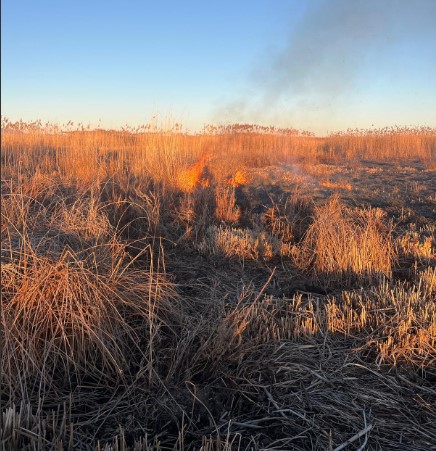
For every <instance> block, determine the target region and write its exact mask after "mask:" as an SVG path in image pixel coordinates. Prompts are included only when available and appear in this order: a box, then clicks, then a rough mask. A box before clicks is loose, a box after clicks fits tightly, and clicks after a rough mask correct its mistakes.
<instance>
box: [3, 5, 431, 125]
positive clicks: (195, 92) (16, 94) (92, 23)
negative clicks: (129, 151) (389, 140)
mask: <svg viewBox="0 0 436 451" xmlns="http://www.w3.org/2000/svg"><path fill="white" fill-rule="evenodd" d="M434 23H436V1H433V0H414V1H408V0H383V1H378V0H365V1H364V0H307V1H301V0H240V1H235V0H233V1H228V0H221V1H219V2H209V1H204V0H203V1H192V0H191V1H190V0H186V1H183V2H182V1H176V0H172V1H168V0H167V1H165V0H164V1H147V0H144V1H130V0H126V1H125V2H119V1H118V2H115V1H97V0H94V1H81V0H79V1H75V2H66V1H63V0H57V1H51V0H50V1H47V0H40V1H38V2H35V1H30V0H3V1H2V56H1V58H2V74H1V77H2V85H1V95H2V106H1V110H2V115H3V116H6V117H9V118H11V119H12V120H16V119H20V118H22V119H24V120H33V119H38V118H40V119H42V120H44V121H45V120H50V121H53V122H57V123H66V122H67V121H68V120H73V121H75V122H79V121H81V122H83V123H86V124H87V123H91V124H92V125H97V124H98V123H100V124H101V125H102V126H104V127H119V126H122V125H124V124H130V125H137V124H142V123H145V122H148V121H149V120H150V118H151V117H152V116H153V115H155V114H157V115H158V116H159V117H161V118H166V117H171V118H173V119H174V120H176V121H179V122H182V123H183V124H184V125H185V127H187V128H188V129H190V130H195V129H198V128H201V126H202V125H203V124H205V123H212V122H213V123H228V122H234V121H239V122H256V123H261V124H265V125H267V124H274V125H278V126H289V127H296V128H301V129H308V130H312V131H314V132H316V133H318V134H323V133H325V132H326V131H332V130H340V129H346V128H347V127H371V126H372V124H374V126H376V127H383V126H385V125H394V124H396V125H418V124H419V125H430V126H436V27H435V26H434ZM99 121H101V122H99Z"/></svg>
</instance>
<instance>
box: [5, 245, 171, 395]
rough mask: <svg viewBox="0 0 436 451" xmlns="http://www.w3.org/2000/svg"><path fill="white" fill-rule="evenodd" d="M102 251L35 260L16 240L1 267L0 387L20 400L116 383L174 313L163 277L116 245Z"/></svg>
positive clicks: (67, 251)
mask: <svg viewBox="0 0 436 451" xmlns="http://www.w3.org/2000/svg"><path fill="white" fill-rule="evenodd" d="M102 246H103V245H102ZM102 246H99V247H96V248H91V249H86V250H84V251H82V252H80V251H79V252H75V251H73V250H72V249H71V248H70V249H68V248H65V249H64V251H63V252H62V253H61V254H60V255H59V256H57V257H56V256H52V255H50V254H47V256H41V255H38V252H37V251H35V250H34V249H33V248H32V243H31V242H30V241H29V240H27V239H23V240H22V242H21V247H20V249H14V250H13V251H11V253H12V252H13V253H14V256H15V258H14V260H13V261H11V262H10V263H8V264H3V265H2V280H3V281H4V284H3V292H2V303H3V309H2V323H3V331H2V335H3V337H2V353H1V355H2V368H3V380H2V382H3V384H6V385H5V387H9V389H12V390H14V389H15V390H18V392H19V394H20V396H19V397H21V398H22V397H23V396H25V398H27V399H29V398H30V399H31V398H33V397H34V396H35V395H38V396H44V394H47V393H49V392H51V391H52V390H53V389H55V387H58V388H59V387H64V388H65V387H67V386H69V387H73V386H74V385H75V384H77V383H80V381H81V380H83V379H84V378H86V379H87V380H94V381H99V382H100V383H103V381H106V382H107V381H114V380H119V379H120V378H121V379H122V378H123V375H124V373H125V372H126V371H127V372H128V371H129V365H130V364H131V361H132V359H133V360H134V358H133V356H134V355H135V353H137V355H138V356H140V357H139V358H141V356H143V355H144V354H145V352H146V347H147V346H148V345H149V344H150V343H151V342H152V341H153V340H154V339H155V338H156V337H155V336H154V334H155V333H156V332H155V331H154V330H153V328H154V327H156V328H159V327H160V325H161V324H163V323H165V321H167V320H168V319H167V320H165V319H164V318H168V316H166V315H168V314H169V312H172V313H174V311H175V310H176V308H175V306H174V305H173V299H174V297H175V291H174V288H173V286H172V285H171V284H170V283H169V282H167V281H166V279H165V277H164V276H163V275H162V274H159V273H155V272H154V271H153V270H152V269H148V270H147V269H145V270H144V269H142V270H139V269H134V268H133V267H132V266H131V263H129V261H128V259H127V260H126V254H125V251H124V247H123V246H122V245H120V244H118V245H117V243H114V244H112V245H110V244H107V245H106V246H105V248H106V249H104V248H103V250H107V252H102ZM17 256H18V258H17ZM105 257H106V258H105ZM156 330H157V329H156ZM147 331H149V332H150V333H148V332H147ZM144 332H146V333H145V335H144ZM147 343H148V344H147ZM5 387H4V389H5ZM17 394H18V393H17ZM25 394H26V395H25ZM11 395H12V393H11Z"/></svg>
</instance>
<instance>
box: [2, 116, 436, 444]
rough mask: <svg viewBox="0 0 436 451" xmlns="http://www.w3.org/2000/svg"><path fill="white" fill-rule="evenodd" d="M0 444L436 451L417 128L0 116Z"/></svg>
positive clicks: (434, 237)
mask: <svg viewBox="0 0 436 451" xmlns="http://www.w3.org/2000/svg"><path fill="white" fill-rule="evenodd" d="M1 168H2V174H1V193H2V205H1V218H2V220H1V242H2V243H1V244H2V246H1V280H2V301H1V353H0V359H1V362H0V364H1V380H0V383H1V406H2V412H1V422H0V428H1V430H0V441H1V446H2V447H3V449H24V450H42V449H46V450H76V449H80V450H81V449H83V450H88V449H89V450H105V451H110V450H114V451H115V450H135V451H139V450H147V451H152V450H153V451H157V450H179V451H183V450H194V449H195V450H203V451H212V450H214V451H218V450H227V451H230V450H308V449H313V450H330V451H333V450H335V451H340V450H346V451H347V450H352V449H353V450H357V449H359V450H363V449H368V450H406V449H410V450H431V449H436V252H435V250H436V234H435V231H436V130H435V129H429V128H420V129H403V128H391V129H383V130H348V131H347V132H344V133H342V134H336V135H331V136H328V137H324V138H319V137H315V136H312V135H311V134H310V133H304V132H298V131H296V130H288V129H285V130H283V129H278V128H272V127H261V126H252V125H232V126H225V127H212V126H210V127H205V129H204V131H203V132H202V133H199V134H188V133H185V132H184V131H183V129H182V127H181V126H180V125H178V124H165V125H163V126H157V125H147V126H144V127H139V128H137V129H124V130H121V131H110V130H100V129H97V130H89V129H85V128H84V127H82V126H78V127H77V126H68V127H65V128H62V129H61V128H60V127H57V126H54V125H52V124H41V123H39V122H35V123H23V122H19V123H11V122H9V121H8V120H6V119H3V121H2V143H1Z"/></svg>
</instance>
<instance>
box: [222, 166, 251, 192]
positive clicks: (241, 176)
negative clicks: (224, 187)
mask: <svg viewBox="0 0 436 451" xmlns="http://www.w3.org/2000/svg"><path fill="white" fill-rule="evenodd" d="M248 182H249V178H248V175H247V173H246V172H245V171H242V170H240V169H238V170H237V171H236V172H235V175H234V176H233V177H231V178H230V179H229V180H227V183H228V184H229V185H232V186H233V187H234V188H237V187H238V186H242V185H246V184H247V183H248Z"/></svg>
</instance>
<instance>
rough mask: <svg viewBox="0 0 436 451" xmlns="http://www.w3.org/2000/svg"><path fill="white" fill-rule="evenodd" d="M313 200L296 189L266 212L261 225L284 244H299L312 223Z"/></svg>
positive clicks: (273, 203)
mask: <svg viewBox="0 0 436 451" xmlns="http://www.w3.org/2000/svg"><path fill="white" fill-rule="evenodd" d="M313 208H314V203H313V199H311V198H310V197H308V196H305V195H303V194H301V192H300V191H299V190H298V189H296V190H294V192H293V193H292V194H291V195H289V196H286V197H284V198H283V197H282V198H281V199H280V200H279V201H278V202H274V201H273V202H272V206H271V207H270V208H268V209H267V210H266V212H265V213H264V214H263V217H262V223H263V224H264V225H265V227H266V228H267V230H269V231H270V232H271V233H272V234H273V235H274V236H277V237H278V238H279V239H280V240H282V241H283V242H284V243H290V242H297V243H298V242H299V241H300V240H301V239H302V237H303V236H304V234H305V233H306V231H307V229H308V227H309V225H310V224H311V223H312V216H313Z"/></svg>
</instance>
